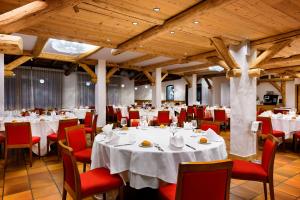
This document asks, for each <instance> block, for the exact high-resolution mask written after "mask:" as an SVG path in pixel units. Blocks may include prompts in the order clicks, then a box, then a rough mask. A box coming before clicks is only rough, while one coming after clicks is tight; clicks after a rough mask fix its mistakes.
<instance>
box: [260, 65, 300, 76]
mask: <svg viewBox="0 0 300 200" xmlns="http://www.w3.org/2000/svg"><path fill="white" fill-rule="evenodd" d="M287 71H293V72H297V71H300V66H299V65H296V66H290V67H280V68H273V69H266V70H265V73H267V74H270V73H277V74H282V73H285V72H287Z"/></svg>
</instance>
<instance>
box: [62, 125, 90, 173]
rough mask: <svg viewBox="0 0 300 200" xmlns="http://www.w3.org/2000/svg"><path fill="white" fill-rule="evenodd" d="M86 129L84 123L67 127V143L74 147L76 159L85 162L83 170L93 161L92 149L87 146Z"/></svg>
mask: <svg viewBox="0 0 300 200" xmlns="http://www.w3.org/2000/svg"><path fill="white" fill-rule="evenodd" d="M85 134H86V133H85V130H84V126H83V125H77V126H72V127H68V128H66V138H67V144H68V146H69V147H71V148H72V149H73V152H74V157H75V158H76V161H78V162H82V163H83V171H84V172H85V171H86V164H90V163H91V155H92V149H91V148H87V143H86V138H85Z"/></svg>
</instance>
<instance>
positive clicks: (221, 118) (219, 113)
mask: <svg viewBox="0 0 300 200" xmlns="http://www.w3.org/2000/svg"><path fill="white" fill-rule="evenodd" d="M214 121H215V122H219V123H221V124H222V125H224V126H225V129H226V126H227V125H228V118H227V116H226V112H225V110H224V109H214Z"/></svg>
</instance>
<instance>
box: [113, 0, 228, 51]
mask: <svg viewBox="0 0 300 200" xmlns="http://www.w3.org/2000/svg"><path fill="white" fill-rule="evenodd" d="M230 2H232V0H206V1H200V2H199V3H197V4H195V5H193V6H191V7H190V8H188V9H186V10H184V11H182V12H180V13H178V14H177V15H175V16H173V17H171V18H169V19H167V20H166V21H165V22H164V23H163V24H162V25H158V26H154V27H152V28H150V29H148V30H146V31H144V32H142V33H141V34H139V35H136V36H134V37H133V38H130V39H129V40H127V41H125V42H123V43H121V44H120V45H118V47H117V51H118V52H122V51H126V50H130V49H134V48H135V47H137V46H139V45H141V44H144V43H145V42H147V41H149V40H152V39H153V38H155V37H157V36H159V35H161V34H163V33H165V32H168V31H171V30H172V29H174V28H175V27H178V26H182V25H183V24H184V23H185V22H187V21H189V22H191V21H192V20H194V18H199V16H201V15H203V14H205V13H207V12H208V11H211V10H213V9H217V8H219V7H221V6H224V5H225V4H227V3H230Z"/></svg>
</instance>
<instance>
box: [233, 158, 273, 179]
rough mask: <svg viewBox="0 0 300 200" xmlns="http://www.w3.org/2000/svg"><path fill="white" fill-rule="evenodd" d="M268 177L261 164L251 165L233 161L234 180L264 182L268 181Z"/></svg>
mask: <svg viewBox="0 0 300 200" xmlns="http://www.w3.org/2000/svg"><path fill="white" fill-rule="evenodd" d="M267 177H268V175H267V172H266V171H265V170H264V169H263V167H262V165H260V164H256V163H251V162H247V161H244V160H234V161H233V168H232V178H238V179H243V180H261V181H264V180H266V179H267Z"/></svg>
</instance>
